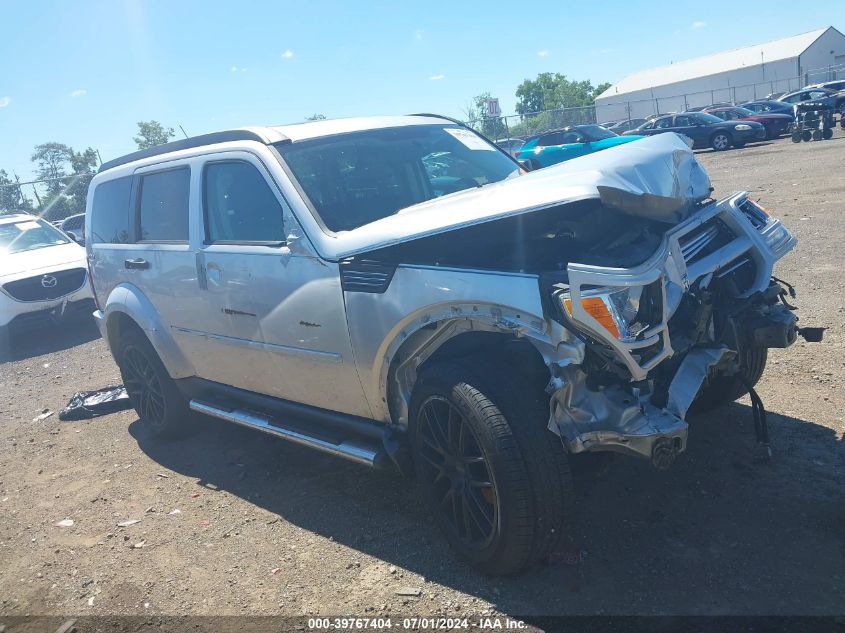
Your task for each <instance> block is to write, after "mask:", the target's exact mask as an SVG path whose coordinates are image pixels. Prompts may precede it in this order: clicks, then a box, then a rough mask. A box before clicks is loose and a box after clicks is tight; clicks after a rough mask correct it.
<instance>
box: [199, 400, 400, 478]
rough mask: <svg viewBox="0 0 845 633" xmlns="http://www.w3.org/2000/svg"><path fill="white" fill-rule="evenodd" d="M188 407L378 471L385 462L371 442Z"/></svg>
mask: <svg viewBox="0 0 845 633" xmlns="http://www.w3.org/2000/svg"><path fill="white" fill-rule="evenodd" d="M189 406H190V408H191V410H192V411H196V412H197V413H203V414H205V415H210V416H212V417H215V418H219V419H221V420H226V421H227V422H232V423H234V424H239V425H240V426H245V427H248V428H251V429H257V430H259V431H263V432H265V433H269V434H270V435H275V436H276V437H280V438H282V439H284V440H288V441H290V442H294V443H295V444H301V445H303V446H309V447H311V448H316V449H317V450H318V451H323V452H324V453H330V454H332V455H337V456H338V457H343V458H344V459H348V460H350V461H353V462H356V463H358V464H364V465H365V466H369V467H371V468H381V467H382V466H383V465H384V463H385V461H386V454H385V452H384V451H383V449H382V447H381V446H379V445H377V444H375V443H374V442H372V441H371V442H372V443H369V444H368V443H367V441H366V440H364V441H358V440H357V439H348V438H345V437H344V438H343V439H341V440H339V441H338V442H337V443H335V442H332V441H330V440H326V439H322V438H319V437H315V436H313V435H309V434H307V433H305V432H303V431H301V430H295V429H293V428H290V427H289V426H285V425H284V424H282V423H281V422H280V421H278V420H276V419H275V418H273V417H271V416H269V415H264V414H263V413H257V412H254V411H247V410H244V409H237V408H236V409H226V408H223V407H220V406H216V405H212V404H208V403H206V402H200V401H199V400H191V401H190V403H189Z"/></svg>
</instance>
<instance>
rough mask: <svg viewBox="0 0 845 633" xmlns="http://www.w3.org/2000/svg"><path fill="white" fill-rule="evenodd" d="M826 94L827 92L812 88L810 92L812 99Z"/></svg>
mask: <svg viewBox="0 0 845 633" xmlns="http://www.w3.org/2000/svg"><path fill="white" fill-rule="evenodd" d="M826 96H827V93H826V92H823V91H821V90H811V91H810V93H809V98H810V99H821V98H823V97H826Z"/></svg>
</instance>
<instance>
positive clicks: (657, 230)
mask: <svg viewBox="0 0 845 633" xmlns="http://www.w3.org/2000/svg"><path fill="white" fill-rule="evenodd" d="M710 193H711V187H710V181H709V179H708V178H707V175H706V174H705V173H704V171H703V170H702V168H701V166H700V165H699V164H698V163H697V162H696V160H695V158H694V156H693V154H692V152H691V151H690V149H689V148H688V147H687V145H686V143H684V142H683V140H681V139H680V138H679V137H678V136H676V135H674V134H666V135H659V136H656V137H653V138H647V139H644V140H640V141H636V142H634V143H629V144H627V145H624V146H620V147H618V148H614V149H610V150H607V151H604V152H600V153H596V154H593V155H590V156H586V157H583V158H578V159H576V160H572V161H568V162H566V163H564V164H561V165H558V166H555V167H551V168H548V169H543V170H539V171H535V172H531V173H527V172H526V171H525V170H524V169H522V168H521V167H520V165H519V164H518V163H517V162H516V161H514V160H513V159H512V158H511V157H510V156H508V155H507V153H505V152H503V151H501V150H500V149H498V148H497V147H496V146H495V145H494V144H492V143H491V142H489V141H488V140H486V139H485V138H483V137H481V136H479V135H477V134H476V133H475V132H473V131H472V130H469V129H468V128H466V127H464V126H462V125H461V124H459V123H457V122H455V121H452V120H450V119H446V118H442V117H438V116H433V115H413V116H402V117H379V118H360V119H345V120H337V121H317V122H310V123H303V124H298V125H288V126H281V127H263V128H245V129H239V130H232V131H228V132H221V133H215V134H209V135H206V136H200V137H196V138H191V139H186V140H182V141H177V142H173V143H168V144H167V145H163V146H160V147H156V148H153V149H149V150H144V151H141V152H136V153H134V154H130V155H128V156H125V157H123V158H120V159H117V160H114V161H111V162H110V163H106V164H104V165H103V166H102V168H101V169H100V172H99V174H98V175H97V176H96V177H95V178H94V180H93V181H92V184H91V188H90V194H89V197H88V208H87V214H86V227H85V228H86V236H87V251H88V258H89V265H90V269H91V277H92V280H93V286H94V291H95V295H96V301H97V304H98V310H97V312H96V313H95V317H96V320H97V322H98V323H99V327H100V330H101V332H102V335H103V337H104V338H105V339H106V340H107V341H108V344H109V346H110V349H111V351H112V354H113V355H114V358H115V360H116V361H117V364H118V365H119V367H120V371H121V373H122V375H123V379H124V381H125V385H126V387H127V390H128V392H129V394H130V397H131V399H132V403H133V404H134V406H135V409H136V411H137V412H138V415H139V417H140V419H141V420H142V421H143V423H145V424H146V425H148V427H149V429H151V431H153V432H155V433H157V434H160V435H173V434H176V433H181V432H183V431H184V430H185V429H186V428H187V427H188V426H189V422H191V420H194V424H195V423H196V421H201V420H202V419H203V416H193V415H191V414H192V412H194V413H201V414H205V415H207V416H213V417H216V418H221V419H223V420H227V421H230V422H233V423H236V424H240V425H243V426H247V427H251V428H255V429H258V430H260V431H264V432H266V433H270V434H272V435H275V436H278V437H281V438H284V439H286V440H290V441H293V442H296V443H298V444H302V445H305V446H309V447H312V448H315V449H318V450H321V451H326V452H329V453H333V454H335V455H338V456H341V457H345V458H347V459H350V460H353V461H355V462H358V463H360V464H365V465H367V466H373V467H385V466H389V465H390V466H395V467H397V468H398V470H399V471H401V472H403V473H408V474H411V473H413V474H414V475H415V476H416V478H417V480H418V483H419V488H420V490H421V492H422V494H423V495H424V496H425V497H426V498H427V500H428V501H429V502H430V504H431V508H432V514H433V517H434V518H435V520H436V522H437V523H438V524H439V526H440V527H441V528H442V530H443V532H444V533H445V535H446V538H447V539H448V541H449V542H450V543H451V545H452V546H453V547H454V548H455V549H456V550H457V551H458V552H459V554H460V555H461V556H463V557H464V558H465V559H466V560H468V561H470V562H471V563H472V564H474V565H475V566H477V567H478V568H480V569H481V570H484V571H486V572H489V573H513V572H516V571H519V570H521V569H523V568H524V567H525V566H527V565H528V564H530V563H531V562H532V561H536V560H538V559H542V558H543V557H545V556H547V555H548V554H549V553H550V552H551V551H552V550H554V548H555V547H556V546H557V545H558V543H559V541H560V539H561V538H562V537H563V536H564V535H565V534H566V532H567V524H568V523H569V521H570V520H571V518H572V513H573V509H572V504H573V492H572V484H571V479H570V462H572V461H575V460H577V459H582V458H580V457H578V456H579V455H581V454H585V453H592V452H601V451H612V452H617V453H624V454H627V455H631V456H634V457H640V458H644V459H646V460H651V462H653V463H654V465H655V466H657V467H659V468H666V467H668V466H669V465H670V464H671V463H672V462H673V460H674V459H675V457H676V456H677V455H678V454H679V453H681V452H682V451H683V450H684V449H685V447H686V442H687V423H686V422H685V421H684V418H685V416H686V414H687V411H688V409H689V408H690V407H691V406H692V405H693V404H694V403H695V404H696V406H699V407H701V408H706V407H709V406H715V405H717V404H719V403H723V402H728V401H731V400H733V399H735V398H738V397H739V396H741V395H743V394H745V393H747V392H748V391H749V390H752V393H753V385H754V383H755V382H756V381H757V380H758V379H759V378H760V375H761V374H762V372H763V368H764V365H765V362H766V350H767V348H768V347H786V346H788V345H790V344H791V343H792V342H793V341H794V340H795V338H796V335H797V332H798V328H797V327H796V319H795V317H794V316H793V313H792V312H791V311H790V310H789V309H787V307H786V305H784V303H785V302H782V299H783V297H784V293H785V290H784V289H783V288H782V287H781V285H780V284H779V283H776V282H775V281H773V280H772V278H771V274H772V267H773V265H774V263H775V261H776V260H777V259H778V258H780V257H782V256H783V255H784V254H785V253H787V252H788V251H789V250H790V249H792V248H793V246H794V245H795V239H794V238H793V236H792V235H791V234H790V233H789V231H788V230H787V229H786V228H784V226H783V225H782V224H781V223H780V222H779V221H778V220H777V219H775V218H774V217H772V216H770V215H769V214H768V213H767V212H766V211H764V210H763V209H762V208H761V207H760V206H758V205H757V204H755V203H754V202H752V201H751V200H749V199H748V197H747V195H746V194H744V193H736V194H733V195H731V196H729V197H727V198H725V199H723V200H721V201H719V202H715V201H713V200H712V199H710Z"/></svg>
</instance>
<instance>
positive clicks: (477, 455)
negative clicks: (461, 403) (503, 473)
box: [417, 395, 501, 550]
mask: <svg viewBox="0 0 845 633" xmlns="http://www.w3.org/2000/svg"><path fill="white" fill-rule="evenodd" d="M417 433H418V435H419V440H420V444H419V446H420V452H419V456H420V457H421V458H422V460H423V464H422V468H421V471H422V474H423V476H424V477H425V478H426V483H427V484H428V485H429V486H431V489H432V491H433V493H434V495H435V498H436V500H437V501H438V502H439V509H440V511H441V512H442V513H443V516H444V517H445V519H446V524H447V525H448V527H449V529H450V530H451V531H452V534H453V536H454V537H456V538H457V539H458V540H459V541H460V542H461V544H462V545H463V546H465V547H467V548H468V549H472V550H482V549H484V548H486V547H489V546H490V545H491V543H492V542H493V540H494V539H495V538H496V534H497V530H498V525H499V521H500V514H501V512H500V504H499V495H498V493H497V489H496V482H495V480H494V478H493V476H492V473H491V470H490V467H489V465H488V462H487V457H486V456H485V455H484V452H483V451H482V450H481V447H480V445H479V442H478V438H477V437H476V436H475V433H474V431H473V430H472V427H471V426H470V425H469V424H468V423H467V421H466V420H465V419H464V417H463V415H462V414H461V412H460V411H459V410H458V409H457V408H456V407H455V406H454V405H453V404H452V403H451V402H449V401H448V400H447V399H446V398H443V397H442V396H436V395H435V396H430V397H429V398H428V399H427V400H426V401H425V402H424V403H423V404H422V407H421V409H420V416H419V426H418V428H417Z"/></svg>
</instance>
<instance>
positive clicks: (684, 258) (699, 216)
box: [540, 193, 799, 468]
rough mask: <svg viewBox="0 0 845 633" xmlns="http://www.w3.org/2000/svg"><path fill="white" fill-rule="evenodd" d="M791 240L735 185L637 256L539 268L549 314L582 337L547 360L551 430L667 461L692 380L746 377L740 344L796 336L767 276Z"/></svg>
mask: <svg viewBox="0 0 845 633" xmlns="http://www.w3.org/2000/svg"><path fill="white" fill-rule="evenodd" d="M795 244H796V240H795V238H794V237H793V236H792V235H791V234H790V233H789V231H788V230H787V229H786V228H785V227H784V226H783V225H782V224H781V223H780V222H779V221H778V220H777V219H775V218H773V217H771V216H769V215H768V214H767V213H766V212H765V211H764V210H763V209H762V208H761V207H760V206H758V205H757V204H755V203H754V202H752V201H751V200H749V199H748V196H747V194H745V193H739V194H736V195H734V196H732V197H730V198H728V199H725V200H722V201H720V202H718V203H717V202H711V203H709V204H704V205H702V206H701V207H699V208H698V209H697V210H695V211H694V212H693V213H691V214H690V215H689V217H687V219H686V220H684V221H682V222H680V223H678V224H677V225H675V226H674V227H672V228H671V229H669V230H668V231H667V232H666V233H665V235H664V239H663V240H662V241H661V246H660V248H659V249H658V250H657V252H655V253H654V254H653V255H652V256H651V257H650V258H649V259H648V260H647V261H645V262H643V263H642V264H640V265H639V266H636V267H633V268H627V269H625V268H608V267H604V266H595V265H588V264H576V263H570V264H569V265H568V266H567V269H566V271H561V272H559V273H550V274H544V275H541V282H540V283H541V292H544V293H546V296H549V297H550V298H551V299H550V301H549V305H548V307H549V310H550V312H551V316H552V318H553V319H554V320H556V321H557V322H559V323H560V324H561V325H563V326H564V328H565V330H566V332H567V336H569V337H572V338H574V339H578V340H580V341H581V342H582V343H583V345H584V348H585V354H584V361H583V363H580V364H578V365H575V364H572V363H570V362H569V361H568V360H567V359H566V358H565V357H561V358H560V359H559V360H558V361H557V362H555V361H552V362H550V368H551V371H552V379H551V381H550V383H549V388H548V390H549V392H550V395H551V418H550V422H549V425H550V428H551V430H553V431H554V432H556V433H558V434H559V435H560V437H561V439H562V440H563V442H564V444H565V445H566V447H567V448H568V450H569V451H570V452H572V453H579V452H583V451H602V450H605V451H616V452H622V453H627V454H631V455H636V456H639V457H644V458H647V459H650V460H651V461H652V463H653V464H654V465H655V466H657V467H658V468H666V467H668V466H669V465H671V463H672V462H673V461H674V458H675V456H676V455H677V454H678V453H680V452H681V451H683V450H684V449H685V447H686V441H687V430H688V427H687V423H686V422H685V419H684V418H685V416H686V414H687V411H688V410H689V409H690V407H691V406H692V404H693V401H694V400H695V399H696V397H697V396H698V395H699V394H700V393H701V391H702V388H704V387H706V386H707V384H708V382H709V381H711V380H713V379H714V378H716V377H729V376H737V377H739V378H740V379H743V380H744V378H743V377H742V373H743V370H744V368H743V360H742V359H743V358H746V357H747V354H748V353H749V352H751V351H752V350H760V349H766V348H771V347H787V346H789V345H791V344H792V343H793V342H794V341H795V340H796V337H797V335H798V332H799V330H798V327H797V318H796V317H795V315H794V313H793V311H792V310H793V308H792V306H790V305H789V304H788V302H787V301H786V298H785V296H786V293H787V289H786V288H784V287H782V286H781V283H780V282H779V281H776V280H774V279H773V278H772V276H771V275H772V268H773V265H774V263H775V262H776V261H777V260H778V259H780V258H781V257H782V256H783V255H785V254H786V253H787V252H788V251H789V250H791V249H792V248H793V247H794V246H795ZM789 290H790V291H791V288H789ZM751 386H752V385H749V388H751Z"/></svg>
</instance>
